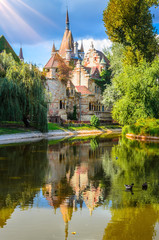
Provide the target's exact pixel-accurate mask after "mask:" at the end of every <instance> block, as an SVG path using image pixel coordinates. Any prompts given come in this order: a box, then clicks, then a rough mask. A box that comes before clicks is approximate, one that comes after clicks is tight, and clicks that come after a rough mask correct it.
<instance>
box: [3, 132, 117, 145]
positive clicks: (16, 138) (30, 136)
mask: <svg viewBox="0 0 159 240" xmlns="http://www.w3.org/2000/svg"><path fill="white" fill-rule="evenodd" d="M103 133H108V134H110V133H121V129H111V130H107V131H105V130H91V131H90V130H79V131H66V132H65V131H61V130H56V131H49V132H48V133H41V132H37V131H36V132H31V133H16V134H5V135H0V144H4V143H16V142H17V143H18V142H23V141H24V140H25V141H36V140H37V139H39V140H41V139H49V138H54V137H55V138H61V137H66V136H77V135H81V136H82V135H85V136H86V135H100V134H103Z"/></svg>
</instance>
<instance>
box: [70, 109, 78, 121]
mask: <svg viewBox="0 0 159 240" xmlns="http://www.w3.org/2000/svg"><path fill="white" fill-rule="evenodd" d="M68 119H69V120H77V106H76V105H74V106H73V112H72V113H71V112H69V113H68Z"/></svg>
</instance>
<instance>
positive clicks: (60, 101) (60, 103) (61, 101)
mask: <svg viewBox="0 0 159 240" xmlns="http://www.w3.org/2000/svg"><path fill="white" fill-rule="evenodd" d="M60 109H62V100H60Z"/></svg>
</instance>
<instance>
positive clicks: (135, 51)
mask: <svg viewBox="0 0 159 240" xmlns="http://www.w3.org/2000/svg"><path fill="white" fill-rule="evenodd" d="M156 4H158V1H153V0H152V1H150V0H147V1H145V0H122V1H121V0H110V1H109V3H108V6H107V8H106V9H105V11H104V13H103V21H104V23H105V27H106V29H107V30H106V33H107V35H108V36H109V38H110V40H111V41H113V42H118V43H121V44H123V46H124V48H125V61H126V63H128V64H134V63H138V62H139V61H140V60H141V59H142V58H145V59H146V60H147V61H152V60H153V59H154V57H155V56H156V55H157V53H158V51H159V47H158V45H157V40H156V38H155V35H156V32H155V29H154V27H153V25H152V15H151V12H150V9H149V8H150V7H151V6H153V5H156Z"/></svg>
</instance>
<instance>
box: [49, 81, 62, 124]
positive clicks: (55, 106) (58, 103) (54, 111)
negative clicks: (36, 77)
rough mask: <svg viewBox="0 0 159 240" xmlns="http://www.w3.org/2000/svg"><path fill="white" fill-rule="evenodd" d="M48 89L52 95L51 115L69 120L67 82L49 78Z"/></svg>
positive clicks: (50, 101)
mask: <svg viewBox="0 0 159 240" xmlns="http://www.w3.org/2000/svg"><path fill="white" fill-rule="evenodd" d="M47 90H48V92H49V95H50V99H49V111H48V115H49V116H61V118H62V119H64V120H67V115H66V100H67V97H66V83H64V82H62V81H59V80H57V79H51V80H47Z"/></svg>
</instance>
